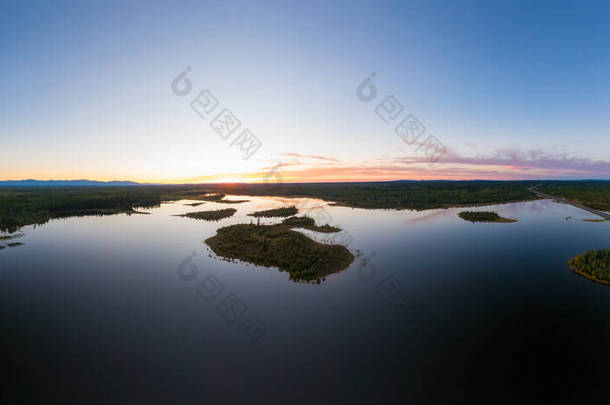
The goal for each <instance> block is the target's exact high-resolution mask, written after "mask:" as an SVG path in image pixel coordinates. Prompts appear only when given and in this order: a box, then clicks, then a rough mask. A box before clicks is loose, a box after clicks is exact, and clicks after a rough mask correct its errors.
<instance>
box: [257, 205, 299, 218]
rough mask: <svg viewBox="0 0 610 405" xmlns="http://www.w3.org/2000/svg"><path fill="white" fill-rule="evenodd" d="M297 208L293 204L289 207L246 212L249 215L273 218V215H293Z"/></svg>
mask: <svg viewBox="0 0 610 405" xmlns="http://www.w3.org/2000/svg"><path fill="white" fill-rule="evenodd" d="M297 212H299V210H297V207H295V206H294V205H293V206H291V207H282V208H274V209H270V210H265V211H256V212H255V213H254V214H248V215H250V216H251V217H257V218H259V217H265V218H274V217H290V216H293V215H295V214H296V213H297Z"/></svg>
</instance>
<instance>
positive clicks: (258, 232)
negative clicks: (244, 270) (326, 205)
mask: <svg viewBox="0 0 610 405" xmlns="http://www.w3.org/2000/svg"><path fill="white" fill-rule="evenodd" d="M289 222H292V223H295V222H305V221H297V220H291V221H289ZM306 222H307V223H309V221H306ZM298 226H299V227H301V224H299V225H298ZM314 226H315V225H314ZM292 227H295V225H292V224H290V223H289V224H286V223H281V224H275V225H255V224H238V225H232V226H227V227H224V228H220V229H218V230H217V234H216V235H215V236H213V237H211V238H209V239H207V240H206V241H205V243H206V244H207V245H208V246H210V248H211V249H212V251H214V253H215V254H217V255H218V256H221V257H224V258H226V259H239V260H243V261H244V262H248V263H253V264H257V265H262V266H267V267H277V268H279V270H280V271H287V272H288V273H289V274H290V279H291V280H294V281H305V282H315V283H318V284H319V283H320V282H321V281H322V280H324V278H325V276H327V275H329V274H332V273H336V272H339V271H341V270H344V269H346V268H347V267H349V265H350V264H351V263H352V262H353V261H354V256H353V255H352V254H351V252H350V251H349V250H348V249H347V248H346V247H345V246H341V245H327V244H323V243H318V242H316V241H314V240H312V239H310V238H308V237H307V236H305V235H303V234H302V233H299V232H297V231H293V230H292V229H291V228H292Z"/></svg>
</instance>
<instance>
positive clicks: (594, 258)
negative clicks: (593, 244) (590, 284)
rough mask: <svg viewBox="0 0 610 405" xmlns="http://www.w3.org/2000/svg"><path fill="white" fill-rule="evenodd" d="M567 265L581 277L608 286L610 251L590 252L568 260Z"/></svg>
mask: <svg viewBox="0 0 610 405" xmlns="http://www.w3.org/2000/svg"><path fill="white" fill-rule="evenodd" d="M568 265H569V266H570V268H571V269H572V270H573V271H575V272H576V273H578V274H580V275H581V276H583V277H586V278H588V279H590V280H593V281H596V282H598V283H601V284H606V285H610V249H598V250H590V251H588V252H586V253H583V254H582V255H579V256H576V257H573V258H572V259H570V261H569V262H568Z"/></svg>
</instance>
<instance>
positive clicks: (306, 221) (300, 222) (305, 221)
mask: <svg viewBox="0 0 610 405" xmlns="http://www.w3.org/2000/svg"><path fill="white" fill-rule="evenodd" d="M282 223H283V224H284V225H289V226H290V227H292V228H304V229H309V230H310V231H316V232H324V233H333V232H341V229H340V228H337V227H336V226H330V225H328V224H325V225H321V226H318V225H316V221H314V219H313V218H309V217H290V218H286V219H285V220H283V221H282Z"/></svg>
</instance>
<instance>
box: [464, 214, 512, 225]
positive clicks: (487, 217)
mask: <svg viewBox="0 0 610 405" xmlns="http://www.w3.org/2000/svg"><path fill="white" fill-rule="evenodd" d="M458 216H459V217H460V218H462V219H464V220H466V221H470V222H473V223H474V222H517V220H516V219H511V218H503V217H501V216H500V215H498V213H496V212H492V211H462V212H460V213H459V214H458Z"/></svg>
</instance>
